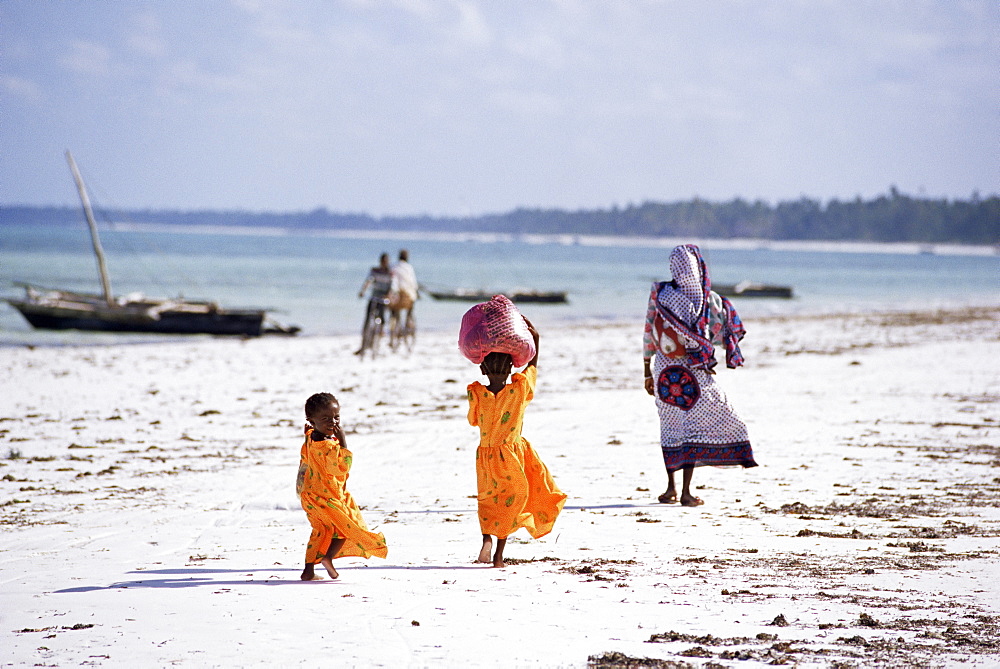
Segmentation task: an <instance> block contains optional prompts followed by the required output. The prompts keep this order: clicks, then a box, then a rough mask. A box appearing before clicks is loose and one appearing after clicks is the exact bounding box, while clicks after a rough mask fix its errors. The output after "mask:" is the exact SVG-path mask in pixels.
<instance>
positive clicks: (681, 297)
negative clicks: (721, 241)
mask: <svg viewBox="0 0 1000 669" xmlns="http://www.w3.org/2000/svg"><path fill="white" fill-rule="evenodd" d="M670 273H671V274H672V275H673V280H674V285H675V286H676V288H674V287H672V286H669V285H668V286H667V287H666V288H664V289H663V291H662V292H661V293H660V298H659V299H660V303H661V304H663V306H665V307H666V308H667V309H670V311H672V312H673V314H674V315H675V316H677V317H678V318H680V319H681V320H682V321H684V323H686V324H687V325H688V326H694V324H695V323H696V322H697V320H698V318H699V316H700V315H701V312H702V311H704V309H705V287H704V281H705V278H704V277H703V276H702V272H701V262H700V261H699V259H698V256H697V255H695V253H694V252H693V251H692V250H691V249H690V248H689V247H688V246H687V245H684V246H678V247H676V248H674V250H673V251H672V252H671V253H670Z"/></svg>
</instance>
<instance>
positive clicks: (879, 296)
mask: <svg viewBox="0 0 1000 669" xmlns="http://www.w3.org/2000/svg"><path fill="white" fill-rule="evenodd" d="M101 235H102V241H103V245H104V249H105V252H106V255H107V261H108V267H109V270H110V273H111V281H112V287H113V289H114V292H115V293H116V294H127V293H131V292H142V293H145V294H147V295H151V296H159V297H174V296H177V295H183V296H185V297H189V298H210V299H213V300H215V301H217V302H219V303H220V304H222V305H224V306H230V307H236V306H259V307H268V308H271V309H274V314H273V315H274V316H275V318H276V319H278V320H280V321H282V322H284V323H292V324H296V325H299V326H301V327H302V328H303V332H302V334H303V335H304V336H308V335H323V334H344V333H354V332H356V331H357V330H358V329H359V327H360V322H361V318H362V316H363V310H364V301H363V300H360V299H358V297H357V291H358V288H359V287H360V285H361V283H362V281H363V280H364V277H365V275H366V274H367V272H368V269H369V268H370V267H371V266H372V265H373V264H375V263H376V262H377V259H378V255H379V254H380V253H381V252H383V251H385V252H387V253H389V254H390V255H391V256H392V258H393V259H395V256H396V254H397V252H398V250H399V249H400V248H407V249H409V251H410V257H411V262H412V264H413V265H414V267H415V268H416V271H417V276H418V278H419V279H420V281H421V283H422V284H424V285H426V286H428V287H431V288H473V289H487V290H497V291H499V290H514V289H518V288H529V289H537V290H565V291H567V292H568V293H569V304H565V305H522V311H524V312H525V313H526V314H527V315H528V316H529V317H530V318H531V319H532V320H533V321H534V322H535V323H536V324H537V325H538V326H539V328H542V327H558V325H559V324H560V323H566V322H579V321H612V320H630V321H639V320H640V319H641V318H642V317H643V315H644V309H645V305H646V299H647V297H648V291H649V285H650V283H651V282H652V281H653V280H657V279H669V278H670V277H669V268H668V266H667V257H668V255H669V253H670V249H671V248H672V246H673V244H674V243H680V242H684V241H694V242H695V243H697V240H657V241H650V240H646V241H641V240H614V239H593V238H583V239H579V238H547V239H545V238H537V239H534V238H532V239H524V238H522V239H506V238H491V237H486V236H483V237H480V238H477V239H471V238H469V237H452V238H447V239H445V238H435V237H433V236H429V235H425V236H421V237H415V236H412V235H411V236H397V237H368V236H363V235H362V234H360V233H359V234H356V235H353V236H351V235H343V236H332V235H308V234H289V233H285V232H283V231H274V230H264V231H261V230H238V231H225V232H223V231H218V230H208V231H206V230H200V231H183V232H179V231H176V230H174V231H170V230H158V229H155V228H144V227H143V226H131V227H130V228H129V229H121V228H119V229H109V230H102V232H101ZM700 245H701V247H702V249H703V251H704V254H705V257H706V260H707V262H708V265H709V269H710V272H711V274H712V278H713V280H714V281H716V282H719V283H738V282H739V281H742V280H744V279H750V280H753V281H758V282H763V283H775V284H782V285H790V286H792V287H793V288H794V290H795V294H796V297H795V298H794V299H792V300H780V299H747V298H744V299H740V300H736V304H737V307H738V309H739V311H740V313H741V314H742V315H743V317H744V320H747V321H752V319H753V318H754V317H758V316H761V315H769V314H782V313H835V312H843V311H851V312H858V311H880V310H893V309H898V310H901V309H908V308H916V307H920V308H923V307H937V306H960V305H969V304H974V305H987V304H988V305H995V304H1000V255H997V254H996V253H993V252H992V250H991V249H981V248H980V249H943V248H939V249H934V250H933V251H934V252H928V251H930V249H922V251H923V252H921V249H917V248H915V247H889V246H871V247H861V246H837V247H835V246H825V247H814V246H807V245H803V244H777V243H767V244H764V243H751V242H729V243H726V242H720V241H704V242H702V243H701V244H700ZM13 281H26V282H30V283H36V284H39V285H43V286H49V287H60V288H69V289H76V290H86V291H91V292H99V290H100V283H99V281H98V278H97V269H96V263H95V260H94V256H93V252H92V250H91V247H90V240H89V237H88V236H87V232H86V229H85V228H84V227H83V226H82V224H81V227H80V228H79V229H77V228H58V227H44V226H13V225H0V294H2V295H3V296H5V297H6V296H16V295H18V294H19V293H20V290H19V289H18V288H16V287H15V286H13V285H12V282H13ZM469 306H471V305H470V304H468V303H461V302H440V301H435V300H433V299H431V298H430V297H424V298H423V299H421V300H420V301H419V302H418V304H417V310H416V313H417V317H418V321H419V324H420V327H421V328H422V329H433V330H454V331H456V333H457V329H458V323H459V321H460V320H461V317H462V314H463V313H464V312H465V310H466V309H468V308H469ZM150 339H151V338H150V337H149V336H138V335H101V334H93V333H76V332H42V331H33V330H32V329H31V328H30V326H29V325H28V324H27V322H26V321H24V319H23V318H21V316H20V314H18V313H17V312H16V311H15V310H14V309H13V308H11V307H10V306H9V305H7V304H6V303H0V345H13V344H25V343H30V344H36V345H46V344H52V345H56V344H66V343H82V342H94V343H117V342H128V341H140V340H141V341H148V340H150ZM152 339H154V340H155V339H156V338H155V337H153V338H152Z"/></svg>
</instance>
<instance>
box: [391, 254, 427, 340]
mask: <svg viewBox="0 0 1000 669" xmlns="http://www.w3.org/2000/svg"><path fill="white" fill-rule="evenodd" d="M419 291H420V284H419V283H418V282H417V273H416V272H415V271H413V265H411V264H410V252H409V251H407V250H406V249H401V250H400V251H399V261H398V262H396V263H395V264H394V265H393V266H392V290H391V292H390V294H389V309H390V310H391V311H392V315H393V316H394V317H396V318H398V317H399V316H400V314H402V312H404V311H405V312H406V318H405V319H404V320H403V322H404V323H405V324H406V326H405V327H406V329H407V330H412V329H413V327H414V323H413V306H414V304H415V303H416V301H417V298H419V297H420V295H419Z"/></svg>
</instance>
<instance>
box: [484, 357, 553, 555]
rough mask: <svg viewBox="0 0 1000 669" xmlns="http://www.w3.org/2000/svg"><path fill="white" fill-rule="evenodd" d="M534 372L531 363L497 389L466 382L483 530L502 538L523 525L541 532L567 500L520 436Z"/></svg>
mask: <svg viewBox="0 0 1000 669" xmlns="http://www.w3.org/2000/svg"><path fill="white" fill-rule="evenodd" d="M537 375H538V370H537V368H536V367H535V366H534V365H530V366H528V367H527V368H525V370H524V372H523V373H515V374H514V375H513V376H511V381H510V383H509V384H507V385H506V386H504V388H503V390H501V391H500V392H499V393H497V394H496V395H494V394H493V393H491V392H490V391H489V390H487V388H486V386H484V385H483V384H482V383H479V382H478V381H477V382H475V383H472V384H470V385H469V424H470V425H472V426H478V427H479V448H478V449H476V482H477V486H478V489H479V527H480V528H481V529H482V533H483V534H492V535H494V536H496V537H497V538H501V539H502V538H504V537H506V536H508V535H509V534H513V533H514V532H515V531H516V530H517V529H518V528H520V527H523V528H525V529H526V530H528V533H529V534H530V535H531V536H533V537H535V538H536V539H537V538H538V537H543V536H545V535H546V534H548V533H549V532H551V531H552V526H553V525H554V524H555V522H556V517H557V516H558V515H559V512H560V511H561V510H562V507H563V504H565V503H566V495H564V494H563V492H562V491H561V490H559V488H558V487H557V486H556V482H555V481H554V480H553V479H552V475H551V474H550V473H549V470H548V468H547V467H546V466H545V463H543V462H542V461H541V460H540V459H539V457H538V454H537V453H535V449H533V448H532V447H531V444H530V443H528V440H527V439H525V438H524V437H522V436H521V426H522V424H523V421H524V410H525V408H526V407H527V406H528V402H530V401H531V400H532V398H533V397H534V395H535V380H536V378H537Z"/></svg>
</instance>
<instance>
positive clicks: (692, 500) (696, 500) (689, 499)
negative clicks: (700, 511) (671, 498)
mask: <svg viewBox="0 0 1000 669" xmlns="http://www.w3.org/2000/svg"><path fill="white" fill-rule="evenodd" d="M704 503H705V502H703V501H701V497H695V496H694V495H681V506H701V505H702V504H704Z"/></svg>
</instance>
